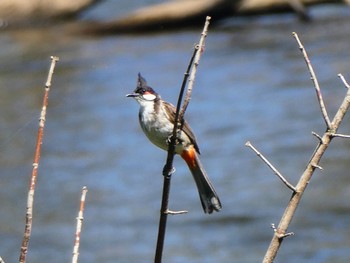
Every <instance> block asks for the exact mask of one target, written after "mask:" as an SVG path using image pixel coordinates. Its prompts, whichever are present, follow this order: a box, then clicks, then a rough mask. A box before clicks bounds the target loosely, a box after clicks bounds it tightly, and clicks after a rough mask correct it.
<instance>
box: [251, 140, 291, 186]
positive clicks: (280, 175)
mask: <svg viewBox="0 0 350 263" xmlns="http://www.w3.org/2000/svg"><path fill="white" fill-rule="evenodd" d="M245 146H247V147H249V148H251V149H252V150H253V151H254V152H255V153H256V155H257V156H259V157H260V159H261V160H263V162H265V163H266V164H267V166H268V167H270V169H271V170H272V171H273V172H274V173H275V175H277V177H278V178H279V179H281V181H282V182H283V183H284V184H285V185H286V186H287V187H288V188H289V189H290V190H292V191H293V192H295V191H296V189H295V187H294V186H293V185H292V184H291V183H289V182H288V181H287V179H286V178H284V177H283V175H282V174H281V173H280V172H279V171H278V170H277V169H276V168H275V167H274V166H273V165H272V164H271V163H270V162H269V161H268V160H267V159H266V158H265V156H264V155H262V153H261V152H259V151H258V150H257V149H256V148H255V147H254V146H253V145H252V144H251V143H250V142H249V141H247V142H246V143H245Z"/></svg>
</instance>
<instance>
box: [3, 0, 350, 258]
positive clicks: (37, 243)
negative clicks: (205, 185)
mask: <svg viewBox="0 0 350 263" xmlns="http://www.w3.org/2000/svg"><path fill="white" fill-rule="evenodd" d="M107 4H109V5H111V3H108V2H107ZM90 12H91V11H90ZM311 13H312V15H313V16H314V18H315V19H314V22H313V23H309V24H304V23H301V22H299V21H297V19H296V18H295V17H294V16H291V15H275V16H271V17H257V18H247V19H243V18H241V19H239V20H229V21H226V22H225V23H222V24H221V25H220V26H219V27H215V28H211V29H210V31H209V35H208V37H207V42H206V49H205V52H204V54H203V57H202V60H201V62H200V66H199V69H198V74H197V78H196V82H195V87H194V91H193V97H192V100H191V103H190V106H189V108H188V111H187V113H186V116H187V119H188V120H189V122H190V123H191V126H192V128H193V129H194V130H195V132H196V135H197V138H198V141H199V145H200V148H201V152H202V156H201V159H202V162H203V164H204V166H205V168H206V170H207V172H208V174H209V176H210V178H211V179H212V181H213V183H214V185H215V187H216V189H217V192H218V194H219V195H220V197H221V200H222V203H223V209H222V211H221V212H220V213H216V214H213V215H210V216H209V215H205V214H203V212H202V208H201V205H200V202H199V198H198V195H197V192H196V190H195V185H194V182H193V180H192V178H191V176H190V174H189V172H188V170H187V167H186V166H185V164H184V163H183V162H182V160H181V159H179V158H176V159H175V165H176V173H175V175H174V177H173V180H172V189H171V200H170V207H171V209H173V210H182V209H186V210H189V213H188V214H187V215H181V216H175V217H170V218H169V222H168V229H167V236H166V242H165V251H164V258H165V259H166V260H165V262H173V263H175V262H179V263H180V262H181V263H183V262H191V263H195V262H198V263H199V262H201V263H203V262H243V263H244V262H247V263H248V262H259V261H261V260H262V258H263V255H264V253H265V251H266V249H267V247H268V245H269V242H270V239H271V237H272V234H273V232H272V229H270V224H271V223H276V224H277V223H278V221H279V219H280V217H281V215H282V213H283V211H284V208H285V206H286V204H287V202H288V200H289V197H290V195H291V193H290V191H289V190H288V189H287V188H286V187H285V186H284V185H282V183H281V182H280V181H279V180H278V179H277V178H276V177H275V176H274V174H273V173H272V172H271V171H270V170H269V169H268V168H267V167H266V165H265V164H263V163H262V162H261V160H260V159H258V157H257V156H256V155H255V154H254V153H253V152H252V151H251V150H249V149H248V148H247V147H245V146H244V144H245V142H246V141H247V140H250V141H251V142H252V143H253V145H255V146H256V147H257V148H258V149H259V150H260V151H262V153H264V154H265V155H266V156H267V157H268V158H269V160H270V161H271V162H272V163H273V164H275V165H276V167H277V168H278V169H279V170H280V171H281V172H282V173H283V174H284V175H285V177H287V178H288V179H289V180H290V181H291V182H292V183H293V184H295V183H296V182H297V180H298V178H299V177H300V175H301V173H302V171H303V169H304V168H305V165H306V164H307V161H308V159H309V157H310V156H311V154H312V152H313V150H314V148H315V146H316V144H317V139H316V138H315V137H313V136H312V135H311V131H315V132H317V133H319V134H322V133H323V132H324V130H325V125H324V121H323V119H322V116H321V114H320V111H319V107H318V104H317V100H316V97H315V92H314V89H313V85H312V82H311V81H310V76H309V74H308V71H307V69H306V67H305V63H304V60H303V57H302V56H301V54H300V52H299V49H298V46H297V44H296V42H295V40H294V39H293V37H292V35H291V33H292V32H293V31H296V32H298V34H299V36H300V38H301V40H302V41H303V43H304V45H305V46H306V48H307V51H308V52H309V56H310V58H311V60H312V63H313V65H314V68H315V71H316V73H317V76H318V78H319V82H320V85H321V88H322V91H323V96H324V98H325V103H326V106H327V108H328V110H329V114H330V116H331V118H332V116H333V115H334V113H335V112H336V110H337V108H338V106H339V105H340V103H341V101H342V99H343V96H344V95H345V92H346V90H345V88H344V86H343V84H342V83H341V81H340V80H339V79H338V78H337V74H338V73H343V74H344V75H345V77H347V78H348V80H350V67H349V65H350V64H349V57H350V51H349V43H350V25H349V20H348V17H349V14H350V10H349V9H347V8H345V7H344V6H342V7H338V8H337V7H331V6H330V7H327V6H326V7H319V8H313V9H311ZM199 32H200V29H198V30H189V31H178V32H161V33H157V34H148V35H147V34H146V35H140V36H139V35H132V36H111V37H103V38H102V37H101V38H93V37H81V36H72V35H68V34H66V33H65V31H62V29H61V27H59V26H57V27H52V28H50V29H45V28H42V29H26V30H10V31H5V32H3V33H2V34H1V35H0V43H1V47H2V48H1V49H0V57H1V60H0V86H1V88H0V98H1V103H0V152H1V154H0V167H1V176H0V202H1V206H0V209H1V211H0V256H1V257H3V259H4V260H5V261H6V262H15V261H16V260H18V255H19V250H20V244H21V240H22V236H23V230H24V216H25V207H26V196H27V188H28V183H29V176H30V174H31V169H32V166H31V165H32V158H33V152H34V146H35V140H36V131H37V125H38V121H37V120H38V117H39V110H40V105H41V100H42V95H43V86H44V83H45V81H46V76H47V71H48V67H49V63H50V61H49V57H50V56H51V55H56V56H59V57H60V61H59V63H58V64H57V67H56V71H55V74H54V79H53V87H52V89H51V93H50V99H49V108H48V112H47V122H46V127H45V137H44V144H43V149H42V158H41V163H40V168H39V177H38V182H37V190H36V194H35V207H34V223H33V232H32V237H31V240H30V245H29V254H28V259H27V262H29V263H31V262H44V261H47V260H49V261H50V262H51V263H56V262H68V261H69V260H70V258H71V253H72V247H73V240H74V231H75V223H76V220H75V218H76V215H77V209H78V206H79V198H80V192H81V188H82V187H83V186H87V187H88V188H89V192H88V195H87V203H86V211H85V220H84V226H83V233H82V235H81V250H80V252H81V254H80V259H81V260H80V261H81V262H152V261H153V255H154V249H155V243H156V236H157V226H158V216H159V206H160V197H161V191H162V190H161V187H162V176H161V171H162V167H163V165H164V161H165V158H166V153H165V152H163V151H161V150H159V149H157V148H155V147H154V146H152V145H151V144H150V143H149V142H148V141H147V140H146V138H145V136H144V135H143V134H142V132H141V130H140V128H139V124H138V120H137V112H138V105H137V104H136V102H135V101H133V100H131V99H128V98H125V94H127V93H129V92H130V91H132V90H133V89H134V87H135V84H136V77H137V73H138V72H141V73H142V74H143V75H144V77H145V78H146V79H147V81H148V83H149V84H150V85H151V86H152V87H154V89H155V90H156V91H158V92H159V93H160V94H161V95H162V97H163V98H164V99H166V100H168V101H170V102H172V103H175V102H176V99H177V94H178V90H179V87H180V84H181V81H182V78H183V73H184V71H185V69H186V67H187V63H188V60H189V58H190V55H191V53H192V47H193V44H194V43H196V41H198V39H199ZM341 132H343V133H347V134H349V133H350V128H349V118H348V116H347V117H346V119H345V120H344V122H343V123H342V127H341ZM349 152H350V143H349V142H348V141H346V140H342V139H336V140H334V141H333V142H332V144H331V146H330V148H329V149H328V150H327V152H326V154H325V156H324V158H323V159H322V162H321V165H322V166H323V168H324V171H322V172H320V171H317V172H316V173H315V176H314V177H313V179H312V181H311V183H310V185H309V187H308V189H307V191H306V193H305V195H304V198H303V200H302V202H301V205H300V207H299V208H298V210H297V213H296V215H295V217H294V220H293V222H292V224H291V226H290V231H293V232H295V236H294V237H291V238H288V239H287V240H285V242H284V243H283V246H282V248H281V250H280V252H279V254H278V257H277V260H276V262H315V263H316V262H317V263H320V262H333V263H334V262H348V261H349V258H350V250H349V246H350V239H349V236H350V230H349V227H348V226H349V223H350V215H349V213H350V206H349V202H348V200H349V198H350V187H349V184H350V179H349V169H350V166H349Z"/></svg>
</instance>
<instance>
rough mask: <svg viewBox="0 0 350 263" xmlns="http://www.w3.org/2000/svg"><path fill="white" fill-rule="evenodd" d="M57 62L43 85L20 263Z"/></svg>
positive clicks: (25, 247) (23, 259)
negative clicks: (43, 90)
mask: <svg viewBox="0 0 350 263" xmlns="http://www.w3.org/2000/svg"><path fill="white" fill-rule="evenodd" d="M57 61H58V57H51V66H50V70H49V74H48V77H47V81H46V84H45V93H44V98H43V103H42V109H41V113H40V118H39V129H38V135H37V141H36V146H35V153H34V161H33V170H32V175H31V179H30V183H29V191H28V199H27V212H26V224H25V229H24V236H23V241H22V246H21V251H20V257H19V262H20V263H24V262H26V256H27V253H28V244H29V239H30V235H31V231H32V221H33V205H34V192H35V185H36V181H37V177H38V168H39V161H40V153H41V145H42V142H43V136H44V127H45V121H46V109H47V105H48V99H49V91H50V88H51V80H52V75H53V72H54V69H55V65H56V62H57Z"/></svg>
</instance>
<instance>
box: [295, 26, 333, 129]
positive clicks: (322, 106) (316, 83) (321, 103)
mask: <svg viewBox="0 0 350 263" xmlns="http://www.w3.org/2000/svg"><path fill="white" fill-rule="evenodd" d="M293 36H294V38H295V39H296V41H297V43H298V45H299V49H300V51H301V52H302V54H303V56H304V59H305V62H306V65H307V67H308V69H309V72H310V75H311V80H312V81H313V83H314V86H315V90H316V95H317V99H318V103H319V104H320V109H321V112H322V115H323V119H324V120H325V122H326V125H327V128H328V129H332V126H331V125H332V124H331V121H330V120H329V117H328V113H327V110H326V106H325V104H324V101H323V98H322V93H321V89H320V86H319V84H318V80H317V77H316V74H315V72H314V69H313V67H312V65H311V61H310V59H309V56H308V55H307V52H306V50H305V48H304V46H303V44H302V43H301V41H300V39H299V37H298V35H297V33H295V32H293Z"/></svg>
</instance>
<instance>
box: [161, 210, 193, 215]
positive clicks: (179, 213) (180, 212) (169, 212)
mask: <svg viewBox="0 0 350 263" xmlns="http://www.w3.org/2000/svg"><path fill="white" fill-rule="evenodd" d="M165 213H166V214H168V215H182V214H187V213H188V211H186V210H181V211H172V210H167V211H165Z"/></svg>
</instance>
